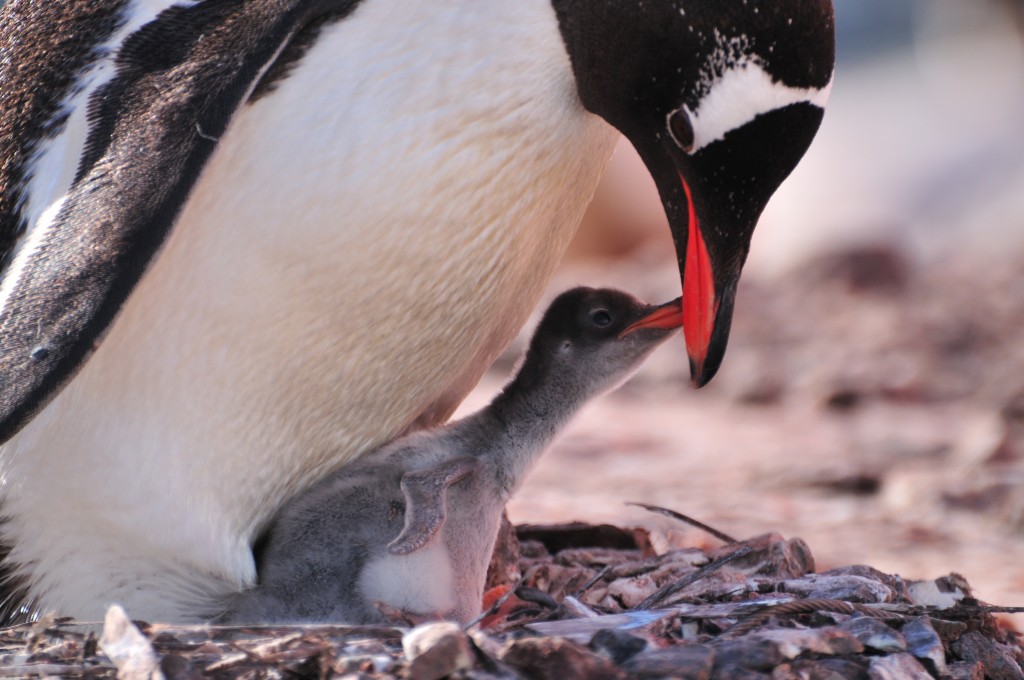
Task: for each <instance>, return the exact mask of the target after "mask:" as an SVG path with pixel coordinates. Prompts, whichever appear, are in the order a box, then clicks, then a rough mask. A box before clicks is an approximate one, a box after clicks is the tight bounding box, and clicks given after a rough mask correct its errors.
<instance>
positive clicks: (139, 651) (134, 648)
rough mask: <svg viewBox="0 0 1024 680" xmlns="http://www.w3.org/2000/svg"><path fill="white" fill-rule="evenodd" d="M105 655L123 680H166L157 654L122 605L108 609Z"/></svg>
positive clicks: (105, 620) (104, 641)
mask: <svg viewBox="0 0 1024 680" xmlns="http://www.w3.org/2000/svg"><path fill="white" fill-rule="evenodd" d="M100 648H102V649H103V653H104V654H106V655H107V656H108V657H110V660H111V661H112V662H113V663H114V665H115V666H117V677H118V678H120V680H163V678H164V675H163V673H162V672H161V671H160V664H159V661H157V656H156V652H155V651H153V646H152V645H151V644H150V643H149V639H148V638H147V637H146V636H145V635H143V634H142V631H140V630H139V629H138V628H136V626H135V624H134V623H132V622H131V619H129V618H128V615H127V614H126V613H125V611H124V609H122V608H121V607H120V606H118V605H116V604H115V605H113V606H111V607H110V609H108V610H107V615H106V618H105V619H104V621H103V636H102V637H101V638H100Z"/></svg>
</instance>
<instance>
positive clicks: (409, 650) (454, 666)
mask: <svg viewBox="0 0 1024 680" xmlns="http://www.w3.org/2000/svg"><path fill="white" fill-rule="evenodd" d="M402 649H403V650H404V651H405V656H406V658H407V659H408V660H409V668H408V670H407V675H408V677H409V678H410V680H440V679H441V678H444V677H447V676H449V675H451V674H453V673H455V672H457V671H461V670H470V669H471V668H473V662H474V654H473V649H472V647H471V644H470V641H469V637H468V636H467V635H466V634H465V633H463V632H462V628H461V627H459V625H458V624H455V623H451V622H449V621H443V622H439V623H427V624H424V625H422V626H417V627H416V628H413V629H412V630H411V631H409V632H408V633H406V634H405V635H404V636H403V637H402Z"/></svg>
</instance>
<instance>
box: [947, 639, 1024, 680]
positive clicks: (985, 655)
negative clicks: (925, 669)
mask: <svg viewBox="0 0 1024 680" xmlns="http://www.w3.org/2000/svg"><path fill="white" fill-rule="evenodd" d="M951 648H952V651H953V653H954V654H956V655H957V656H959V657H960V658H961V659H963V660H964V661H968V662H971V661H974V662H980V663H981V665H982V667H983V669H984V672H985V677H986V678H991V679H992V680H1020V679H1022V678H1024V672H1022V671H1021V667H1020V664H1018V663H1017V661H1016V660H1015V659H1014V657H1013V653H1012V652H1011V651H1010V650H1009V649H1008V648H1006V647H1004V646H1003V645H1000V644H999V643H997V642H993V641H992V640H990V639H988V638H987V637H985V636H984V635H982V634H981V633H979V632H977V631H973V630H972V631H970V632H968V633H964V634H963V635H961V636H960V639H959V640H957V641H956V642H954V643H953V644H952V645H951Z"/></svg>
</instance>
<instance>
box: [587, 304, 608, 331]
mask: <svg viewBox="0 0 1024 680" xmlns="http://www.w3.org/2000/svg"><path fill="white" fill-rule="evenodd" d="M590 320H591V322H593V324H594V325H595V326H598V327H600V328H605V327H607V326H609V325H611V322H612V315H611V314H609V313H608V310H606V309H599V310H597V311H596V312H594V313H593V314H591V315H590Z"/></svg>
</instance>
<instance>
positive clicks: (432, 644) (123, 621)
mask: <svg viewBox="0 0 1024 680" xmlns="http://www.w3.org/2000/svg"><path fill="white" fill-rule="evenodd" d="M719 538H722V539H724V540H725V544H724V545H722V546H720V547H717V548H713V549H698V548H672V547H665V548H663V549H662V550H660V551H659V550H655V548H654V547H653V546H652V541H651V538H650V536H649V534H648V532H647V531H645V530H643V529H620V528H617V527H613V526H608V525H600V526H595V525H587V524H572V525H559V526H519V527H517V528H516V529H515V530H512V529H511V528H507V530H506V531H504V532H503V535H502V537H501V538H500V539H499V545H498V548H497V550H496V552H495V558H494V560H493V561H492V570H491V574H490V576H489V580H490V581H491V583H490V584H489V585H492V586H495V587H493V588H492V589H491V590H489V592H488V603H487V604H488V609H487V611H485V612H484V613H483V614H482V615H481V617H480V618H479V619H478V620H477V621H476V622H474V623H473V624H472V625H470V626H467V627H465V628H463V627H460V626H458V625H455V624H452V623H446V622H437V623H427V624H422V625H419V626H416V627H410V626H405V625H401V622H398V623H396V625H395V626H393V627H392V626H385V627H381V626H377V627H367V626H344V625H309V626H262V627H252V626H245V627H235V626H169V625H161V624H155V623H154V624H150V623H143V622H132V621H129V620H128V618H127V617H126V616H125V614H124V612H123V611H121V610H120V609H119V608H116V607H115V608H112V609H111V610H110V611H109V612H108V614H107V619H106V621H105V622H104V624H103V630H102V633H101V635H100V636H99V637H98V638H97V637H96V634H95V633H93V632H90V631H92V630H95V629H96V628H97V626H96V625H95V624H93V626H91V627H90V625H89V624H85V623H78V622H74V621H69V620H61V619H55V618H53V617H47V618H44V619H42V620H40V621H37V622H36V623H34V624H27V625H24V626H18V627H12V628H8V629H5V630H3V631H0V676H2V677H33V676H35V677H41V676H52V675H59V676H62V677H90V678H104V677H120V678H127V679H129V680H134V679H136V678H138V679H142V678H146V679H149V678H154V677H164V678H168V679H174V678H182V679H185V678H188V679H196V678H286V677H289V678H296V677H309V678H328V677H346V678H393V677H399V678H413V679H415V680H428V679H440V678H444V677H456V678H529V679H531V680H533V679H544V678H552V679H555V680H566V679H567V678H615V679H625V678H663V677H673V678H730V679H731V678H773V679H776V680H783V679H786V678H865V679H867V678H871V679H884V678H910V679H913V678H922V679H927V678H965V679H966V678H977V679H979V680H980V679H982V678H995V679H1002V678H1024V672H1022V670H1021V663H1022V661H1024V650H1022V648H1021V646H1020V645H1019V642H1018V637H1017V634H1016V633H1015V632H1013V630H1012V629H1011V628H1010V627H1009V625H1008V624H1007V623H1006V622H1005V621H1004V620H1001V619H999V618H997V617H996V615H997V614H998V613H1000V612H1010V611H1013V610H1010V609H1006V608H999V607H993V606H989V605H985V604H983V603H981V602H979V601H977V600H975V599H974V598H973V597H972V595H971V589H970V587H969V585H968V584H967V582H966V581H965V580H964V579H963V578H962V577H960V576H958V575H956V574H951V575H949V576H945V577H942V578H938V579H935V580H931V581H909V580H904V579H902V578H900V577H899V576H893V575H888V574H883V573H881V572H879V571H877V570H875V569H873V568H871V567H868V566H850V567H843V568H839V569H832V570H829V571H825V572H821V573H816V572H815V567H814V559H813V557H812V555H811V551H810V550H809V548H808V547H807V545H806V544H805V543H804V542H803V541H802V540H800V539H791V540H786V539H784V538H782V537H781V536H778V535H776V534H768V535H764V536H759V537H756V538H753V539H749V540H745V541H733V540H731V539H730V538H729V537H727V536H723V535H719Z"/></svg>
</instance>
